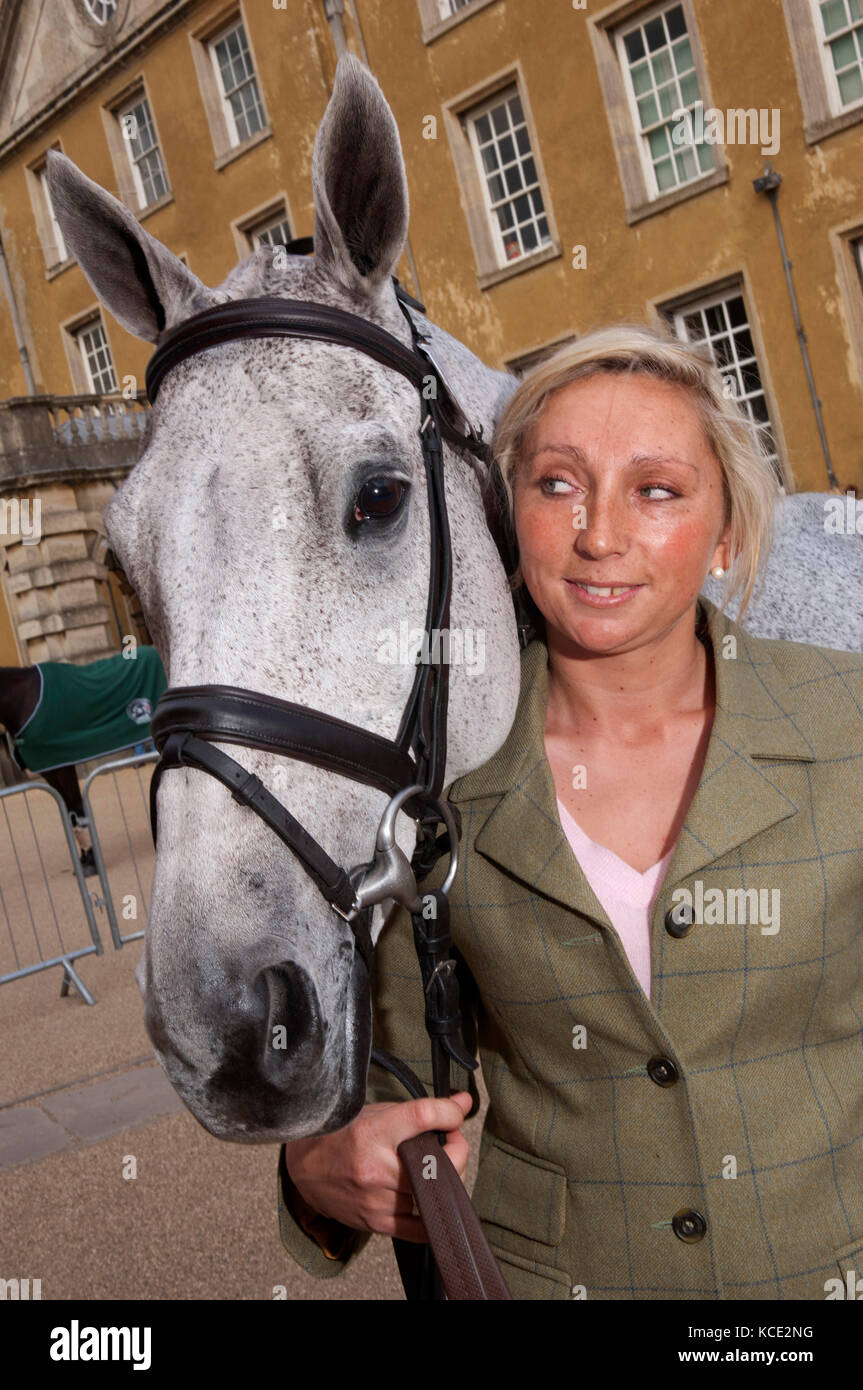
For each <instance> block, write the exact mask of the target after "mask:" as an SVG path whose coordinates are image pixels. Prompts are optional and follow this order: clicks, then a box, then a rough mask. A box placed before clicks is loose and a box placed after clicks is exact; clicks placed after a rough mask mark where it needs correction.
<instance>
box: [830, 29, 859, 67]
mask: <svg viewBox="0 0 863 1390" xmlns="http://www.w3.org/2000/svg"><path fill="white" fill-rule="evenodd" d="M830 52H831V53H832V54H833V66H834V68H847V67H848V65H849V63H855V62H856V61H857V49H856V47H855V46H854V35H853V34H843V35H842V38H841V39H834V40H833V42H832V43H831V45H830Z"/></svg>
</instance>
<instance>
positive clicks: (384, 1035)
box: [278, 857, 479, 1279]
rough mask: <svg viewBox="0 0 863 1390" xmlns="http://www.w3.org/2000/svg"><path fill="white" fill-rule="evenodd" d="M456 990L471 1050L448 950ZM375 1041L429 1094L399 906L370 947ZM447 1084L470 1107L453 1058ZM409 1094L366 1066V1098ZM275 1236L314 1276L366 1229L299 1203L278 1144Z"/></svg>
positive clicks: (438, 875)
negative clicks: (461, 1094) (372, 951)
mask: <svg viewBox="0 0 863 1390" xmlns="http://www.w3.org/2000/svg"><path fill="white" fill-rule="evenodd" d="M446 867H447V863H446V857H444V858H443V860H439V861H438V863H437V864H436V865H435V867H434V869H433V870H432V871H431V873H430V874H429V875H428V877H427V878H425V879H424V880H423V882H422V884H421V885H420V892H421V893H425V892H428V891H429V889H431V888H439V887H440V885H441V883H442V882H443V880H444V877H445V874H446ZM453 955H454V957H455V959H456V968H457V973H458V979H459V984H460V993H461V1005H460V1007H461V1014H462V1029H463V1036H464V1040H465V1044H466V1046H467V1048H468V1050H469V1051H470V1052H472V1053H473V1054H474V1055H475V1054H476V1041H477V1039H476V1004H475V999H476V993H475V990H476V987H475V985H474V983H473V980H472V978H471V976H470V973H469V971H468V970H467V967H466V966H465V964H464V962H463V961H462V960H461V957H460V956H459V955H458V952H457V951H456V950H453ZM371 983H372V1008H373V1046H374V1047H375V1048H381V1049H383V1050H384V1051H386V1052H390V1053H392V1054H393V1055H394V1056H395V1057H398V1058H399V1060H400V1061H402V1062H406V1063H407V1065H408V1066H409V1067H410V1068H411V1069H412V1070H413V1071H415V1072H416V1073H417V1075H418V1076H419V1078H420V1080H421V1081H422V1082H424V1083H425V1085H426V1087H427V1089H428V1092H429V1094H430V1095H431V1093H432V1074H431V1056H430V1044H429V1037H428V1034H427V1032H426V1029H425V1014H424V1006H423V986H422V977H421V974H420V966H419V961H418V959H417V954H416V949H415V947H414V939H413V927H412V924H411V917H410V913H409V912H407V911H406V910H405V909H404V908H397V909H395V910H394V911H393V912H392V913H391V914H390V917H389V919H388V921H387V923H386V925H385V926H384V927H383V929H382V931H381V934H380V937H379V938H378V942H377V946H376V948H375V957H374V968H373V972H372V982H371ZM452 1076H453V1090H470V1092H471V1096H472V1098H473V1106H472V1107H471V1111H470V1114H471V1115H474V1114H475V1113H476V1111H477V1110H478V1108H479V1095H478V1092H477V1089H476V1083H475V1082H474V1080H473V1076H472V1075H471V1074H470V1073H468V1072H466V1071H465V1070H463V1069H462V1068H461V1067H460V1066H458V1065H456V1064H453V1067H452ZM407 1100H410V1096H409V1095H408V1093H407V1091H406V1090H405V1089H404V1087H403V1086H402V1085H401V1083H400V1082H398V1081H397V1080H396V1079H395V1077H394V1076H391V1075H390V1073H389V1072H387V1071H385V1070H384V1069H383V1068H382V1067H380V1066H378V1065H377V1064H375V1063H372V1065H371V1066H370V1067H369V1077H368V1084H367V1087H366V1104H372V1103H374V1102H380V1101H407ZM278 1199H279V1234H280V1236H281V1241H282V1244H283V1245H284V1247H285V1249H286V1250H287V1252H288V1254H289V1255H290V1256H291V1257H292V1258H293V1259H294V1260H296V1262H297V1263H298V1264H299V1265H300V1266H301V1267H302V1268H303V1269H305V1270H306V1271H307V1272H308V1273H309V1274H311V1275H313V1276H314V1277H316V1278H320V1279H330V1278H334V1277H335V1276H336V1275H339V1274H341V1272H342V1270H343V1269H345V1268H346V1267H347V1265H348V1264H349V1262H350V1261H351V1260H352V1259H353V1258H354V1257H355V1256H356V1255H358V1254H359V1252H360V1251H361V1250H362V1249H363V1248H364V1246H365V1245H366V1244H367V1243H368V1240H369V1238H370V1234H371V1233H370V1232H368V1231H354V1230H352V1229H351V1228H350V1227H348V1226H344V1225H342V1224H341V1222H339V1221H333V1220H331V1219H330V1218H328V1217H324V1216H322V1215H321V1214H320V1213H318V1212H315V1211H314V1209H313V1208H311V1207H309V1206H308V1204H307V1203H306V1202H304V1201H303V1199H302V1198H301V1196H300V1194H299V1192H298V1191H297V1189H296V1188H295V1187H294V1184H293V1183H292V1182H291V1178H290V1174H289V1173H288V1171H287V1167H286V1165H285V1150H284V1145H282V1147H281V1148H280V1150H279V1175H278Z"/></svg>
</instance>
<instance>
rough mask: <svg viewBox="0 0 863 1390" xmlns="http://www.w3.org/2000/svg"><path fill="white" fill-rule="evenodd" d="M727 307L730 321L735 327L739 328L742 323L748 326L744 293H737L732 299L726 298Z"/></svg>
mask: <svg viewBox="0 0 863 1390" xmlns="http://www.w3.org/2000/svg"><path fill="white" fill-rule="evenodd" d="M725 307H726V310H727V311H728V321H729V323H730V324H731V325H732V327H733V328H738V327H740V325H741V324H747V326H748V321H747V318H746V305H745V304H744V303H743V295H742V294H735V295H732V297H731V298H730V299H726V301H725Z"/></svg>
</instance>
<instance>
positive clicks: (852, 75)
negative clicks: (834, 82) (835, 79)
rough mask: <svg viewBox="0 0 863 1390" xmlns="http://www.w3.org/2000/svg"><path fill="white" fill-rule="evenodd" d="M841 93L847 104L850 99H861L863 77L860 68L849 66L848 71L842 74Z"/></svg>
mask: <svg viewBox="0 0 863 1390" xmlns="http://www.w3.org/2000/svg"><path fill="white" fill-rule="evenodd" d="M839 94H840V96H841V97H842V100H843V101H844V102H845V103H846V105H847V103H848V102H849V101H859V100H860V98H861V97H863V77H861V75H860V69H859V68H849V70H848V72H843V73H842V74H841V75H840V77H839Z"/></svg>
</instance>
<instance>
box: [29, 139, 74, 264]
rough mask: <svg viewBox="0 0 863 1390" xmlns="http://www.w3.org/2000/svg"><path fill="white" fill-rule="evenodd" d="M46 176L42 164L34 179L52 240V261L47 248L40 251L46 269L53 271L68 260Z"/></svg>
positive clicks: (67, 251)
mask: <svg viewBox="0 0 863 1390" xmlns="http://www.w3.org/2000/svg"><path fill="white" fill-rule="evenodd" d="M47 174H48V166H47V164H43V165H42V167H41V168H40V169H39V170H38V171H37V173H36V177H37V179H38V180H39V191H40V193H41V195H42V201H43V202H44V204H45V214H46V218H47V221H46V227H50V229H51V235H52V236H53V238H54V242H53V245H54V251H55V252H56V255H55V256H54V259H53V260H51V259H49V257H48V249H47V247H43V248H42V249H43V250H44V251H45V261H46V263H47V266H48V269H49V270H53V269H54V267H55V266H58V265H62V264H63V263H64V261H67V260H68V259H69V248H68V247H67V245H66V242H65V240H64V238H63V229H62V228H61V226H60V223H59V222H58V221H57V214H56V213H55V211H54V204H53V203H52V202H51V194H50V192H49V190H48V179H47Z"/></svg>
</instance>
